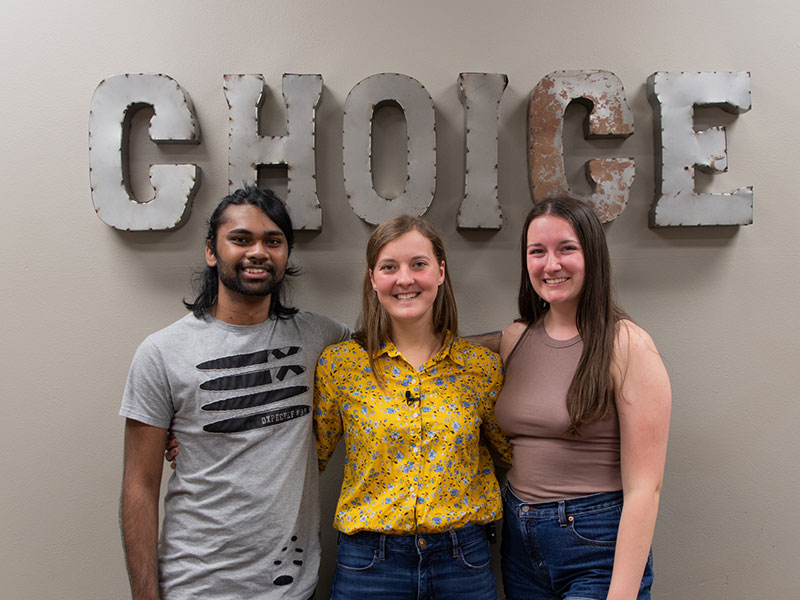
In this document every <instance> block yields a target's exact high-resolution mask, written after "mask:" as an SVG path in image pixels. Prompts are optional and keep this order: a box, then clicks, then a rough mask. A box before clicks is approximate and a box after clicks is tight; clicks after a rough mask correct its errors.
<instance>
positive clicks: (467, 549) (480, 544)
mask: <svg viewBox="0 0 800 600" xmlns="http://www.w3.org/2000/svg"><path fill="white" fill-rule="evenodd" d="M458 560H459V562H460V563H461V566H462V567H464V568H465V569H467V570H469V571H485V570H486V569H488V568H489V563H491V562H492V554H491V552H490V551H489V542H487V541H486V540H485V539H479V540H475V541H473V542H470V543H468V544H465V545H459V546H458Z"/></svg>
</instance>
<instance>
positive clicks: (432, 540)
mask: <svg viewBox="0 0 800 600" xmlns="http://www.w3.org/2000/svg"><path fill="white" fill-rule="evenodd" d="M485 538H486V534H485V532H484V526H483V525H475V524H472V525H465V526H464V527H460V528H458V529H451V530H450V531H445V532H442V533H420V534H407V535H399V534H391V533H378V532H376V531H359V532H357V533H341V532H340V533H339V539H340V540H346V541H347V542H348V543H351V544H356V545H359V546H367V547H370V548H375V549H377V550H378V552H379V554H381V555H382V554H383V552H384V551H385V550H396V551H408V550H415V551H418V552H437V551H441V550H450V549H456V548H458V547H459V546H463V545H466V544H469V543H470V542H473V541H475V540H476V539H485Z"/></svg>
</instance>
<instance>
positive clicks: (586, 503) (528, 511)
mask: <svg viewBox="0 0 800 600" xmlns="http://www.w3.org/2000/svg"><path fill="white" fill-rule="evenodd" d="M502 494H503V498H504V499H505V501H506V502H507V503H508V506H509V508H511V510H513V511H514V512H516V513H518V514H525V516H528V517H542V518H547V517H553V516H559V517H560V516H563V515H564V514H565V513H570V512H573V513H574V512H580V511H586V510H592V509H599V508H607V507H611V506H619V505H621V504H622V492H621V491H615V492H598V493H596V494H589V495H588V496H579V497H577V498H566V499H564V500H553V501H551V502H526V501H525V500H523V499H522V498H520V497H519V496H517V495H516V494H515V493H514V490H513V489H512V488H511V486H510V485H509V484H508V482H506V485H505V486H504V487H503V492H502Z"/></svg>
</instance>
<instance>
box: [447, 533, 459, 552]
mask: <svg viewBox="0 0 800 600" xmlns="http://www.w3.org/2000/svg"><path fill="white" fill-rule="evenodd" d="M448 533H449V534H450V543H451V544H452V546H453V558H458V534H457V533H456V531H455V530H454V529H451V530H450V531H449V532H448Z"/></svg>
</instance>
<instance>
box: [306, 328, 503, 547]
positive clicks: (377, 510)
mask: <svg viewBox="0 0 800 600" xmlns="http://www.w3.org/2000/svg"><path fill="white" fill-rule="evenodd" d="M375 366H376V369H382V372H383V375H384V381H385V387H384V388H383V389H381V388H380V387H379V386H378V383H377V382H376V380H375V377H374V376H373V375H372V371H371V370H370V367H369V361H368V358H367V353H366V351H365V350H364V348H362V347H361V346H360V345H359V344H358V343H356V342H354V341H349V342H344V343H341V344H337V345H335V346H330V347H328V348H327V349H326V350H325V351H324V352H323V353H322V356H321V357H320V359H319V363H318V364H317V372H316V380H315V389H314V430H315V433H316V436H317V454H318V458H319V464H320V470H323V469H324V468H325V465H326V464H327V462H328V459H329V458H330V456H331V454H332V453H333V451H334V449H335V448H336V444H337V443H338V441H339V438H341V437H342V435H344V439H345V465H344V481H343V482H342V491H341V493H340V495H339V503H338V506H337V508H336V518H335V520H334V526H335V527H336V528H337V529H339V531H342V532H344V533H355V532H358V531H376V532H381V533H391V534H410V533H439V532H442V531H447V530H450V529H456V528H459V527H463V526H465V525H468V524H470V523H488V522H491V521H494V520H496V519H499V518H500V516H501V515H502V507H501V500H500V490H499V486H498V484H497V479H496V478H495V475H494V469H493V465H492V459H491V457H490V454H489V450H488V448H487V446H486V443H485V442H487V441H488V442H489V443H490V444H491V445H492V446H493V447H494V449H495V450H496V451H497V452H498V453H499V454H500V456H501V457H502V458H503V459H504V460H506V461H508V462H510V459H511V446H510V444H509V443H508V440H507V438H506V437H505V435H504V434H503V433H502V431H501V430H500V428H499V427H498V425H497V422H496V421H495V418H494V404H495V401H496V400H497V395H498V393H499V392H500V389H501V388H502V386H503V371H502V367H501V363H500V358H499V357H498V356H497V355H496V354H494V353H493V352H490V351H489V350H487V349H485V348H483V347H482V346H478V345H476V344H472V343H470V342H467V341H465V340H463V339H461V338H457V337H453V336H449V337H448V338H447V340H446V342H445V344H443V346H442V349H441V350H440V351H439V352H437V353H436V355H435V356H434V357H433V358H431V359H430V360H428V361H427V362H426V363H425V364H424V365H422V367H420V369H419V370H415V369H414V368H413V367H412V366H411V365H410V364H408V363H407V362H406V360H405V359H404V358H403V356H402V355H401V354H400V352H399V351H398V350H397V348H396V347H395V345H394V344H393V343H391V342H387V344H386V345H385V346H384V347H382V348H381V350H380V351H379V353H378V355H377V356H376V357H375ZM416 399H419V400H418V401H417V400H416Z"/></svg>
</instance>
